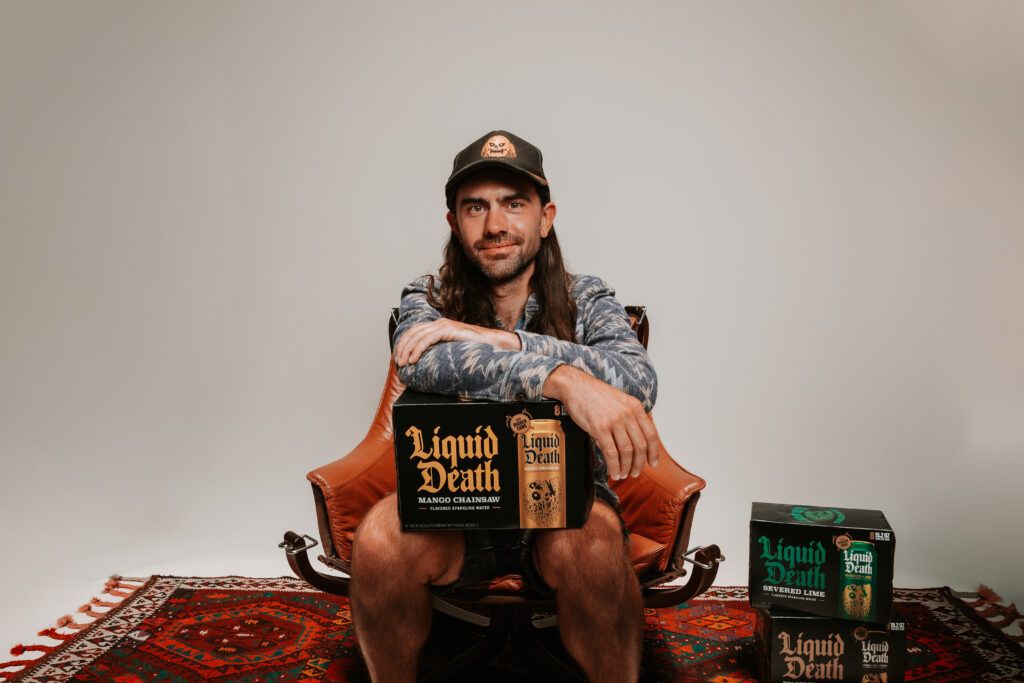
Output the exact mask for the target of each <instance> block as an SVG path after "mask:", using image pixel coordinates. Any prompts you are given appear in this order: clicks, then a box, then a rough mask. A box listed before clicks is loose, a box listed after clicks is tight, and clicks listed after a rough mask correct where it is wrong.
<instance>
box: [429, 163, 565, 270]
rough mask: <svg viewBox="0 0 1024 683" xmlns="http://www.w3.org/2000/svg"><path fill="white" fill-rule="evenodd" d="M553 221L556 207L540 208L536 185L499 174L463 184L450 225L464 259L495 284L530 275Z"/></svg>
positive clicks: (543, 206) (471, 179) (473, 177)
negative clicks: (460, 245)
mask: <svg viewBox="0 0 1024 683" xmlns="http://www.w3.org/2000/svg"><path fill="white" fill-rule="evenodd" d="M554 220H555V205H554V204H553V203H552V202H548V203H547V204H546V205H544V204H541V200H540V196H539V195H538V194H537V189H536V188H535V187H534V185H533V183H531V182H529V181H528V180H524V179H521V178H520V177H519V176H518V175H516V174H514V173H508V172H504V171H500V170H499V171H488V172H483V173H479V174H477V175H474V176H471V177H470V178H469V179H468V180H466V181H465V182H463V183H462V185H460V186H459V189H458V191H457V192H456V193H455V207H454V211H449V212H448V224H449V225H450V226H451V229H452V232H453V233H455V236H456V237H457V238H458V240H459V242H460V243H461V244H462V249H463V251H464V252H465V253H466V256H467V257H468V258H469V260H470V261H472V262H473V263H474V264H476V266H477V268H479V269H480V271H481V272H483V274H484V275H486V276H487V278H488V279H490V280H491V281H492V282H495V283H501V282H507V281H509V280H512V279H513V278H515V277H517V276H519V275H520V274H522V273H524V272H526V271H527V270H530V272H531V273H532V266H533V260H534V258H535V257H536V256H537V252H538V251H540V244H541V240H542V239H544V238H545V237H547V236H548V233H549V232H551V225H552V224H553V223H554Z"/></svg>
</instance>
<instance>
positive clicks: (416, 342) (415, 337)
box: [395, 320, 439, 367]
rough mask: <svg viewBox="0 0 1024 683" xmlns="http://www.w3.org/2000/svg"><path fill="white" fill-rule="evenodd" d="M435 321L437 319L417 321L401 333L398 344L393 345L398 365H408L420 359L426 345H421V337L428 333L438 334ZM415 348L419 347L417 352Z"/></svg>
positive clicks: (427, 335)
mask: <svg viewBox="0 0 1024 683" xmlns="http://www.w3.org/2000/svg"><path fill="white" fill-rule="evenodd" d="M437 322H438V321H437V320H434V321H431V322H429V323H417V324H416V325H413V326H412V327H410V328H409V331H408V332H406V333H405V334H403V335H402V338H401V339H399V340H398V345H397V346H396V347H395V363H396V364H397V365H398V366H399V367H401V366H403V365H410V364H412V363H415V362H416V361H418V360H419V359H420V356H421V355H423V351H424V350H426V347H425V346H422V343H423V339H424V338H425V337H429V336H430V335H437V334H438V330H439V325H437ZM429 345H430V344H428V345H427V346H429ZM417 349H420V351H419V353H417V352H416V350H417Z"/></svg>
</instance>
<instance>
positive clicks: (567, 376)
mask: <svg viewBox="0 0 1024 683" xmlns="http://www.w3.org/2000/svg"><path fill="white" fill-rule="evenodd" d="M582 374H583V371H582V370H578V369H577V368H574V367H572V366H571V365H559V366H558V367H557V368H555V369H554V370H552V371H551V373H550V374H549V375H548V378H547V380H545V381H544V386H543V387H542V388H541V394H542V395H543V396H544V397H545V398H553V399H555V400H556V401H560V402H562V403H565V402H566V400H567V399H568V397H569V396H570V395H571V394H572V392H573V391H574V390H576V389H577V388H578V387H579V386H580V384H581V379H580V375H582Z"/></svg>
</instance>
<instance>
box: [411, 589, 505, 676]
mask: <svg viewBox="0 0 1024 683" xmlns="http://www.w3.org/2000/svg"><path fill="white" fill-rule="evenodd" d="M509 611H510V610H509V605H493V606H492V607H491V613H490V619H491V621H490V624H489V625H488V626H487V630H486V631H485V633H484V639H483V640H482V641H480V642H479V643H477V644H476V645H474V646H473V647H471V648H470V649H468V650H466V651H465V652H463V653H462V654H460V655H459V656H458V657H456V658H455V659H452V660H449V661H448V662H447V663H445V664H444V665H442V666H441V667H439V668H437V669H434V670H433V671H429V672H427V673H425V674H423V675H422V676H420V677H418V678H417V679H416V680H417V681H419V683H438V681H445V680H448V679H450V678H452V677H453V676H455V675H456V674H458V673H460V672H463V671H465V670H467V669H469V668H471V667H474V666H476V665H478V664H482V663H484V662H486V661H488V660H490V659H492V658H493V657H494V655H496V654H497V653H498V652H499V651H500V650H501V647H502V645H504V644H505V641H506V640H507V639H508V632H509ZM452 618H454V617H452Z"/></svg>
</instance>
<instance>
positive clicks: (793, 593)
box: [749, 503, 896, 624]
mask: <svg viewBox="0 0 1024 683" xmlns="http://www.w3.org/2000/svg"><path fill="white" fill-rule="evenodd" d="M895 545H896V537H895V534H893V531H892V528H890V526H889V522H888V521H886V519H885V515H883V514H882V513H881V512H879V511H878V510H857V509H853V508H831V507H811V506H807V505H785V504H777V503H754V504H753V508H752V510H751V515H750V584H749V588H750V604H751V605H753V606H754V607H785V608H789V609H794V610H799V611H801V612H808V613H811V614H817V615H819V616H824V617H836V618H840V619H850V620H853V621H863V622H868V623H877V624H885V623H888V619H889V612H890V610H891V609H892V575H893V552H894V550H895Z"/></svg>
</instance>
